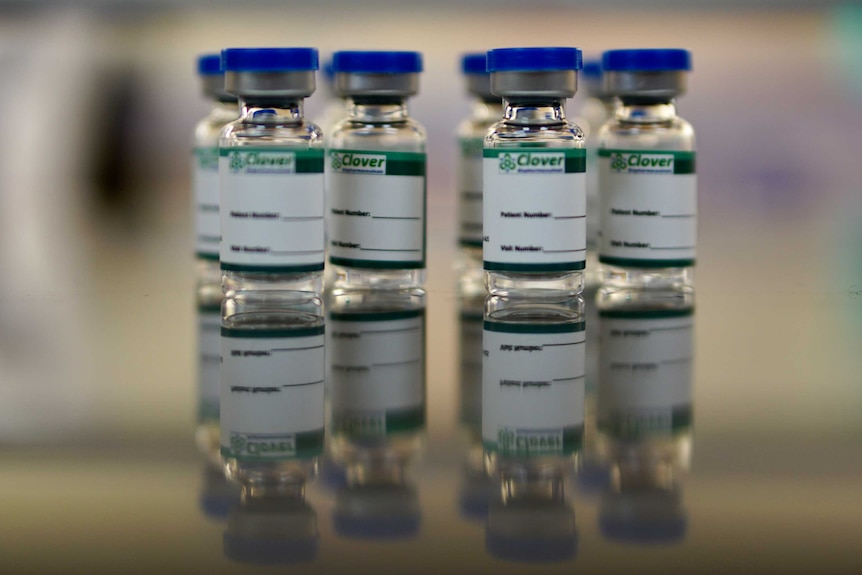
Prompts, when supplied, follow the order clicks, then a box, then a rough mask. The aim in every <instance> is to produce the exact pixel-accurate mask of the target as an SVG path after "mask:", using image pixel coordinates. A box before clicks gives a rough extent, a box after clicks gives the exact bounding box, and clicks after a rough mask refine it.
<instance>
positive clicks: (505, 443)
mask: <svg viewBox="0 0 862 575" xmlns="http://www.w3.org/2000/svg"><path fill="white" fill-rule="evenodd" d="M497 443H498V444H499V446H500V448H501V449H509V448H511V447H513V446H514V445H515V432H514V431H512V430H511V429H501V430H499V431H498V432H497Z"/></svg>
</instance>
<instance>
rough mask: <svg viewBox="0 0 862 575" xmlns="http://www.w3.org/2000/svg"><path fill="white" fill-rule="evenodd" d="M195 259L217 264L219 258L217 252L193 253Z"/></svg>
mask: <svg viewBox="0 0 862 575" xmlns="http://www.w3.org/2000/svg"><path fill="white" fill-rule="evenodd" d="M195 257H196V258H198V259H199V260H207V261H211V262H217V261H218V258H219V254H218V252H215V253H213V252H195Z"/></svg>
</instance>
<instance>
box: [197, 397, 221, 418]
mask: <svg viewBox="0 0 862 575" xmlns="http://www.w3.org/2000/svg"><path fill="white" fill-rule="evenodd" d="M220 407H221V406H220V404H219V402H218V401H202V402H200V404H198V423H210V422H215V423H218V421H219V417H220V415H221V414H220Z"/></svg>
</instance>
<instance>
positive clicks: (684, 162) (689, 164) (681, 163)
mask: <svg viewBox="0 0 862 575" xmlns="http://www.w3.org/2000/svg"><path fill="white" fill-rule="evenodd" d="M614 154H623V155H630V154H645V155H649V156H670V157H672V158H673V173H674V174H694V173H695V171H696V163H695V154H696V152H677V151H672V150H620V149H615V148H609V149H605V148H600V149H599V157H600V158H610V157H611V156H613V155H614Z"/></svg>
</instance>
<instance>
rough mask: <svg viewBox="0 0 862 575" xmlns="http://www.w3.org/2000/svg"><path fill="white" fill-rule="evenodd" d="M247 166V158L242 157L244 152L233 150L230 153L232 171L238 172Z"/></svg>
mask: <svg viewBox="0 0 862 575" xmlns="http://www.w3.org/2000/svg"><path fill="white" fill-rule="evenodd" d="M244 167H245V158H243V157H242V153H240V152H231V153H230V171H231V172H238V171H240V170H241V169H243V168H244Z"/></svg>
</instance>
